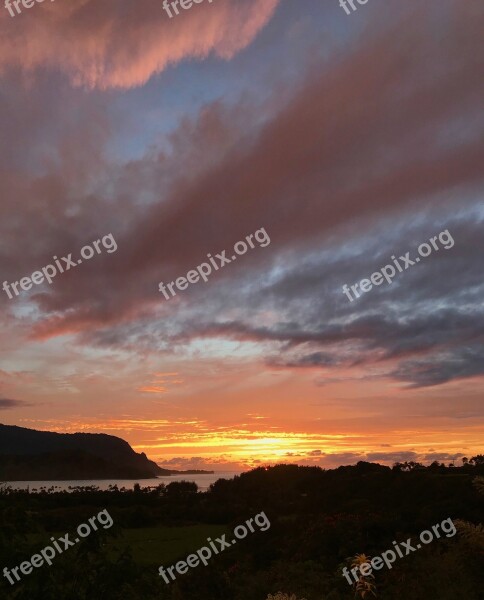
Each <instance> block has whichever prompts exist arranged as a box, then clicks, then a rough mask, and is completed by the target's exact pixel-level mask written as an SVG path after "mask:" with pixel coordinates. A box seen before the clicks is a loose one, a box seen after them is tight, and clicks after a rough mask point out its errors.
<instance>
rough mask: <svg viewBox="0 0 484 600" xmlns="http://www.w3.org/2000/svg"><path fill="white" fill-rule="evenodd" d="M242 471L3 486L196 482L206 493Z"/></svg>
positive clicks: (129, 485)
mask: <svg viewBox="0 0 484 600" xmlns="http://www.w3.org/2000/svg"><path fill="white" fill-rule="evenodd" d="M240 473H241V472H240V471H218V472H216V473H213V474H211V475H203V474H197V475H171V476H169V477H155V478H153V479H80V480H79V479H78V480H72V481H6V482H2V484H4V485H7V486H10V487H12V488H14V489H17V490H26V489H30V490H31V491H39V490H40V489H41V488H44V489H50V488H54V490H56V491H62V490H66V491H69V488H73V487H77V486H87V485H95V486H97V487H98V488H99V489H101V490H107V489H108V488H109V486H110V485H117V486H118V488H122V487H124V488H126V489H130V490H132V489H133V486H134V484H135V483H139V484H140V486H141V487H142V488H144V487H151V486H157V485H159V484H160V483H164V484H165V485H166V484H168V483H170V482H171V481H194V482H195V483H196V484H197V485H198V489H199V490H200V491H201V492H205V491H206V490H207V489H208V487H209V485H210V484H212V483H214V482H215V481H217V479H232V478H233V477H235V475H240Z"/></svg>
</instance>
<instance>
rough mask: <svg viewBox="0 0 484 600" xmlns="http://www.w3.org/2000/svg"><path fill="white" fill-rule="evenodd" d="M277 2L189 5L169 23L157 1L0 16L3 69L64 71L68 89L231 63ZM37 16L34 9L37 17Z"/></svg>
mask: <svg viewBox="0 0 484 600" xmlns="http://www.w3.org/2000/svg"><path fill="white" fill-rule="evenodd" d="M278 3H279V0H264V2H258V1H257V0H231V1H230V2H223V1H220V2H215V3H214V4H212V5H209V4H208V2H205V3H204V4H203V5H199V6H197V5H194V6H193V7H192V8H191V9H190V10H187V11H182V14H181V15H179V16H178V17H177V18H173V19H169V18H168V16H167V14H166V13H165V12H164V11H163V8H162V2H161V0H103V1H102V2H98V1H97V0H68V1H66V2H64V1H58V2H55V3H54V4H51V3H45V4H43V5H41V6H37V5H35V7H33V9H31V10H30V11H29V14H22V15H19V16H17V17H15V21H14V20H13V19H11V18H8V17H7V18H2V19H0V69H1V70H2V71H3V72H5V71H7V70H8V69H11V68H15V69H21V70H22V71H23V72H24V73H25V74H26V75H29V74H31V73H33V72H38V71H41V70H44V69H49V70H52V71H57V70H59V71H61V72H62V73H64V74H66V75H67V76H68V78H69V79H70V81H71V82H72V84H73V85H75V86H85V87H89V88H101V89H108V88H131V87H134V86H140V85H142V84H144V83H146V81H148V79H149V78H150V77H152V76H153V75H155V74H156V73H160V72H162V71H163V70H165V69H166V68H167V67H168V66H169V65H172V64H176V63H179V62H180V61H182V60H185V59H188V58H192V59H203V58H206V57H207V56H209V55H210V54H213V55H215V56H217V57H219V58H222V59H226V60H227V59H230V58H231V57H233V56H234V54H236V53H237V52H239V51H240V50H242V49H243V48H245V47H246V46H247V45H248V44H250V43H251V42H252V40H253V39H254V37H255V36H256V35H257V33H258V32H259V31H260V30H261V28H262V27H264V25H265V24H266V23H267V22H268V21H269V20H270V19H271V17H272V15H273V14H274V11H275V9H276V7H277V5H278ZM34 11H35V12H34Z"/></svg>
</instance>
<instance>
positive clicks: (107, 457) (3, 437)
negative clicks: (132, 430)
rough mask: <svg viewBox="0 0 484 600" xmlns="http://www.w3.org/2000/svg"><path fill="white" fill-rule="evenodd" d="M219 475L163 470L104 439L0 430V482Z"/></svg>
mask: <svg viewBox="0 0 484 600" xmlns="http://www.w3.org/2000/svg"><path fill="white" fill-rule="evenodd" d="M199 474H213V471H200V470H191V471H177V470H171V469H162V468H161V467H160V466H158V465H157V464H156V463H155V462H154V461H152V460H149V459H148V457H147V456H146V454H145V453H144V452H141V453H140V454H138V453H137V452H135V451H134V450H133V448H131V446H130V445H129V444H128V442H126V441H125V440H123V439H121V438H119V437H116V436H114V435H106V434H104V433H55V432H53V431H36V430H35V429H27V428H25V427H17V426H15V425H2V424H0V479H1V480H4V481H26V480H30V481H44V480H51V481H63V480H71V479H152V478H153V477H158V476H165V477H166V476H169V475H199Z"/></svg>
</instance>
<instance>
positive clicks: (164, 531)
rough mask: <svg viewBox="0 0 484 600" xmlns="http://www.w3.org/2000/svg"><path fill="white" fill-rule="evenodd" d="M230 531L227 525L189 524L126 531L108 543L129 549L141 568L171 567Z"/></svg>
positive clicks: (110, 545) (109, 545)
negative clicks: (146, 566) (145, 566)
mask: <svg viewBox="0 0 484 600" xmlns="http://www.w3.org/2000/svg"><path fill="white" fill-rule="evenodd" d="M227 531H228V530H227V528H226V527H225V526H224V525H203V524H201V525H190V526H186V527H165V526H156V527H143V528H139V529H123V530H122V535H121V536H120V537H118V538H116V539H114V540H110V541H109V542H108V548H109V547H112V548H113V549H114V547H117V548H124V547H126V546H129V547H130V548H131V552H132V555H133V558H134V560H135V561H136V562H137V563H138V564H142V565H150V566H151V565H157V566H159V565H162V564H164V565H166V564H172V563H173V562H175V561H176V560H177V559H183V558H185V557H186V556H187V555H188V554H193V553H194V552H196V551H197V550H198V549H199V548H201V547H202V546H205V545H207V538H208V537H211V538H212V540H214V539H215V538H216V537H219V536H220V535H221V534H223V533H226V532H227Z"/></svg>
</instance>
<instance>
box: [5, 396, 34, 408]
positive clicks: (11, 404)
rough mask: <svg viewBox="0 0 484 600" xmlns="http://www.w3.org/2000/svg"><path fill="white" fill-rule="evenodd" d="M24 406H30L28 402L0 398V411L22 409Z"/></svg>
mask: <svg viewBox="0 0 484 600" xmlns="http://www.w3.org/2000/svg"><path fill="white" fill-rule="evenodd" d="M25 406H32V404H29V403H28V402H24V401H23V400H12V399H10V398H0V410H10V409H12V408H23V407H25Z"/></svg>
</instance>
